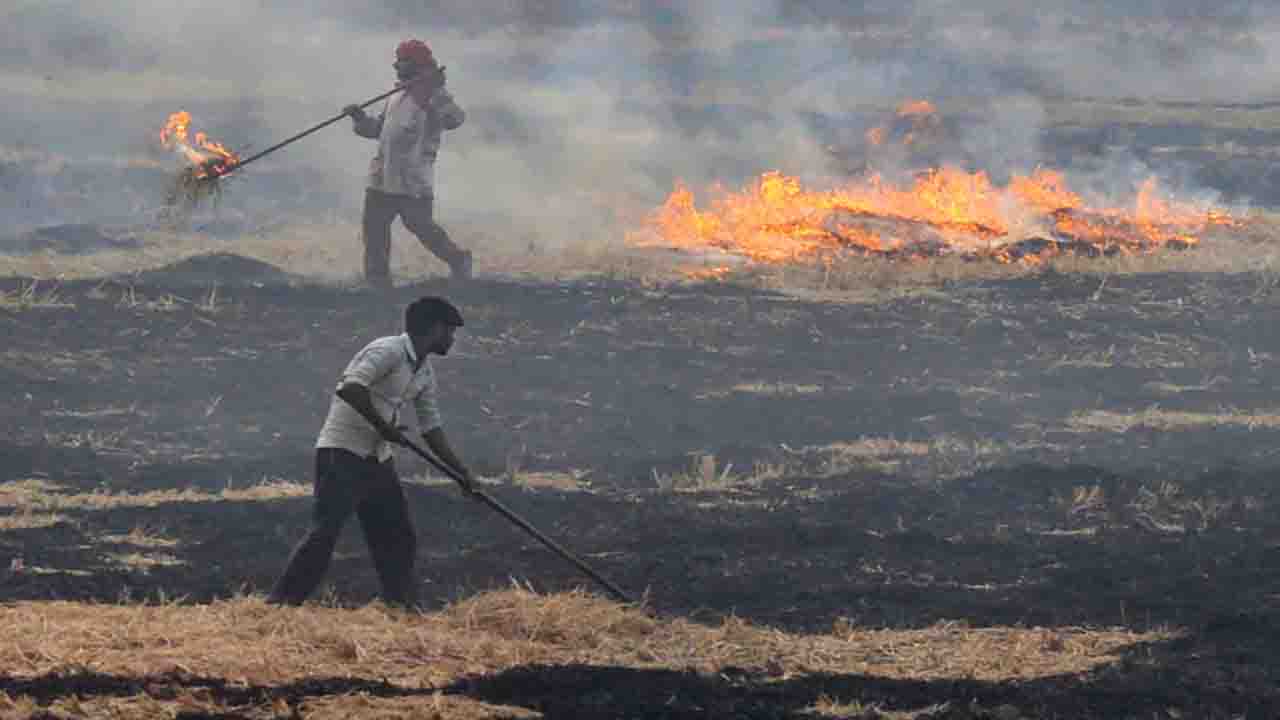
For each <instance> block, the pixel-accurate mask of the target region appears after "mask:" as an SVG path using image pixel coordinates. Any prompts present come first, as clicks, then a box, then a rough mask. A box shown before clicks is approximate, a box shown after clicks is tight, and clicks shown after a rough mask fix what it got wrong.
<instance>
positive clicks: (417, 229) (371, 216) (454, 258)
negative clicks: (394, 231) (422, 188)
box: [361, 189, 467, 285]
mask: <svg viewBox="0 0 1280 720" xmlns="http://www.w3.org/2000/svg"><path fill="white" fill-rule="evenodd" d="M434 206H435V198H434V197H433V196H431V195H427V196H425V197H411V196H409V195H392V194H390V193H384V192H379V191H377V190H373V189H366V190H365V193H364V214H363V217H362V218H361V233H362V234H363V236H364V277H365V280H367V281H368V282H370V283H374V284H380V285H385V284H390V282H391V223H392V222H394V221H395V219H396V217H397V216H399V218H400V220H401V221H402V222H404V226H405V227H406V228H408V229H409V232H411V233H413V234H414V235H416V236H417V238H418V241H419V242H421V243H422V245H423V246H424V247H426V248H427V249H428V250H430V251H431V252H432V253H433V254H434V255H435V256H436V257H438V258H440V259H441V260H443V261H445V263H447V264H448V265H449V270H450V271H451V272H452V273H453V274H454V275H458V274H460V273H463V272H464V271H463V268H464V263H466V262H467V253H466V251H464V250H463V249H462V248H460V247H458V246H457V245H456V244H455V243H454V242H453V240H452V239H450V237H449V233H448V232H446V231H445V229H444V228H443V227H441V226H440V224H439V223H437V222H436V221H435V215H434Z"/></svg>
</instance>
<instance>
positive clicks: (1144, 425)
mask: <svg viewBox="0 0 1280 720" xmlns="http://www.w3.org/2000/svg"><path fill="white" fill-rule="evenodd" d="M1220 425H1236V426H1242V427H1246V428H1249V429H1250V430H1252V429H1254V428H1268V429H1269V428H1276V427H1280V411H1277V412H1256V411H1253V412H1250V411H1244V410H1239V411H1230V410H1223V411H1220V412H1188V411H1181V410H1164V409H1161V408H1160V407H1157V406H1152V407H1150V408H1147V409H1145V410H1140V411H1138V412H1133V413H1118V412H1111V411H1109V410H1090V411H1088V412H1084V413H1077V414H1075V415H1073V416H1071V417H1070V418H1069V419H1068V420H1067V428H1068V429H1070V430H1074V431H1076V432H1098V431H1101V432H1115V433H1125V432H1129V431H1130V430H1135V429H1143V430H1191V429H1195V428H1203V427H1213V426H1220Z"/></svg>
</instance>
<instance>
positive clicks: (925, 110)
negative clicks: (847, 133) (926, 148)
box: [864, 100, 941, 147]
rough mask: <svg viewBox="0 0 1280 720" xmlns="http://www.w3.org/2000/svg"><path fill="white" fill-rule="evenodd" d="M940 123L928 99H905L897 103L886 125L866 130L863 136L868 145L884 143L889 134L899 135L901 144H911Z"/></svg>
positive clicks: (934, 129) (932, 130)
mask: <svg viewBox="0 0 1280 720" xmlns="http://www.w3.org/2000/svg"><path fill="white" fill-rule="evenodd" d="M940 125H941V120H940V119H939V118H938V109H937V108H936V107H934V105H933V103H931V102H929V101H928V100H907V101H905V102H903V103H901V104H900V105H898V108H897V110H896V111H895V117H894V118H893V120H892V121H891V122H890V123H889V124H887V125H879V126H877V127H873V128H871V129H870V130H867V132H866V134H865V135H864V138H865V139H866V141H867V144H868V145H871V146H873V147H878V146H881V145H884V144H885V142H887V141H888V140H889V138H890V137H891V136H894V135H898V136H901V139H902V144H903V145H913V144H914V143H915V142H916V140H917V139H918V138H920V137H921V136H922V135H923V136H926V137H927V136H928V135H929V134H930V133H932V132H934V131H936V130H937V129H938V127H939V126H940Z"/></svg>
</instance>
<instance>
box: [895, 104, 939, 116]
mask: <svg viewBox="0 0 1280 720" xmlns="http://www.w3.org/2000/svg"><path fill="white" fill-rule="evenodd" d="M937 112H938V109H937V108H936V107H934V106H933V103H931V102H929V101H928V100H907V101H906V102H904V103H902V104H901V105H899V106H898V117H913V116H916V115H933V114H936V113H937Z"/></svg>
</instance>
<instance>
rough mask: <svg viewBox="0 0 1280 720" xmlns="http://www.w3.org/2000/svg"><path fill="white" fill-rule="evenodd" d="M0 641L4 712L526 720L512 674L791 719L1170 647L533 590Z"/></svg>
mask: <svg viewBox="0 0 1280 720" xmlns="http://www.w3.org/2000/svg"><path fill="white" fill-rule="evenodd" d="M0 633H3V635H4V636H5V637H6V638H8V641H7V642H6V643H4V644H3V645H0V663H3V665H4V667H5V668H6V673H7V677H6V678H5V679H4V680H3V681H2V682H3V685H4V687H0V690H2V691H3V692H0V712H3V713H6V714H14V715H16V716H25V715H28V714H34V713H37V712H53V713H58V714H66V715H70V716H76V717H108V716H109V717H113V718H143V717H156V716H172V715H175V714H180V713H188V714H198V713H207V714H215V713H228V712H235V713H237V714H238V716H255V717H256V716H267V715H280V714H289V713H299V714H302V715H305V716H307V717H347V718H360V717H458V718H473V717H497V716H502V717H511V716H523V715H524V714H525V713H524V711H523V710H522V709H521V705H522V699H521V698H520V697H518V694H519V691H518V688H517V689H515V690H514V692H515V693H516V695H517V696H516V697H511V698H509V699H507V700H505V701H504V700H503V699H502V696H503V695H504V693H506V692H507V690H506V689H504V688H505V686H504V685H503V681H502V680H500V678H502V677H512V678H515V677H521V676H523V675H524V674H529V675H530V676H532V677H535V678H536V677H537V676H538V674H539V673H542V674H543V675H544V676H545V677H546V678H551V677H553V676H554V675H555V673H556V672H557V671H556V670H555V668H580V669H581V672H591V668H598V669H599V671H600V672H601V673H606V672H608V673H619V672H627V673H633V674H634V675H635V676H636V677H642V676H644V674H646V673H648V674H650V675H653V676H654V677H666V675H664V674H663V673H668V672H670V673H676V675H675V677H683V678H686V680H684V681H682V682H686V683H698V682H701V683H706V684H707V685H708V687H718V686H719V685H724V684H725V683H726V680H725V678H738V679H739V680H736V681H734V682H735V683H736V685H733V687H737V688H738V689H737V690H735V691H734V693H737V694H743V693H748V694H749V693H756V692H758V693H759V694H760V695H761V697H762V698H768V697H773V699H774V700H779V701H783V700H785V702H786V704H788V705H790V706H792V707H802V706H805V705H813V706H815V707H817V706H821V705H822V703H824V702H826V703H828V705H827V706H828V707H830V703H832V702H836V701H838V702H848V701H850V700H853V699H854V698H851V697H847V696H845V697H836V696H838V695H839V693H838V692H836V691H834V690H833V691H832V692H834V693H836V695H835V696H833V695H831V694H828V693H818V694H816V695H815V694H813V692H812V691H806V692H805V693H804V694H803V695H802V696H797V697H792V698H785V697H782V696H779V693H780V692H785V691H783V690H780V689H779V688H785V687H787V686H788V684H794V683H799V682H800V681H801V680H803V679H804V678H806V677H815V678H818V677H832V676H839V675H857V676H865V677H868V678H880V679H881V680H883V681H890V680H893V679H916V680H919V681H930V680H937V679H946V678H955V679H957V680H959V679H965V680H966V681H973V680H978V681H990V682H1015V681H1029V680H1033V679H1036V678H1046V677H1050V676H1054V675H1062V674H1072V673H1085V672H1089V671H1091V670H1095V669H1097V668H1098V667H1099V666H1101V665H1105V664H1108V663H1111V662H1113V661H1115V660H1116V659H1117V657H1118V655H1119V654H1120V653H1121V652H1123V651H1124V649H1125V648H1127V647H1130V646H1132V645H1134V644H1135V643H1144V642H1152V641H1157V640H1162V639H1167V638H1168V637H1169V636H1168V635H1167V634H1160V633H1145V634H1139V633H1134V632H1129V631H1125V630H1084V629H1079V628H1057V629H1045V628H997V629H969V628H966V627H963V626H959V625H954V624H940V625H937V626H934V627H930V628H924V629H920V630H912V631H889V630H863V629H859V628H856V627H854V626H852V625H849V624H846V623H837V624H836V625H835V626H834V627H833V628H832V629H831V631H830V632H828V633H826V634H818V635H795V634H790V633H785V632H781V631H778V630H775V629H771V628H768V627H761V626H756V625H753V624H751V623H748V622H745V621H742V620H738V619H735V618H729V619H726V620H724V621H722V622H720V623H718V624H715V625H700V624H697V623H694V622H690V621H688V620H684V619H674V620H668V619H661V618H656V617H654V616H653V615H652V614H650V613H647V612H646V611H645V610H644V609H643V608H636V607H628V606H622V605H618V604H615V603H612V602H609V601H606V600H603V599H600V598H598V597H596V596H593V595H587V594H584V593H577V592H572V593H562V594H556V595H539V594H535V593H532V592H528V591H526V590H524V589H521V588H515V589H511V590H507V591H499V592H491V593H487V594H483V595H479V596H476V597H472V598H470V599H466V600H462V601H460V602H457V603H456V604H453V605H451V606H449V607H446V608H445V609H444V610H442V611H440V612H437V613H430V614H415V613H406V612H402V611H398V610H392V609H388V608H386V607H383V606H381V605H378V604H374V605H369V606H366V607H363V608H359V609H355V610H345V609H340V608H334V607H327V606H323V605H310V606H305V607H302V608H279V607H274V606H270V605H266V604H264V603H263V602H262V601H261V600H259V599H257V598H254V597H241V598H235V599H230V600H225V601H220V602H214V603H212V604H208V605H198V606H191V605H183V604H178V603H160V604H149V605H93V604H79V603H69V602H42V603H16V604H12V605H8V606H5V607H3V608H0ZM539 668H541V669H539ZM601 678H602V679H603V678H604V675H603V674H602V675H601ZM726 687H728V686H726ZM771 688H772V689H771ZM635 689H636V690H641V688H635ZM529 691H530V693H531V695H530V697H529V698H527V700H528V703H527V704H526V705H532V704H534V702H533V701H534V700H536V695H537V693H538V692H540V691H539V689H538V688H537V687H536V686H530V688H529ZM629 691H630V689H629V688H626V687H619V686H609V685H603V686H600V687H597V688H595V689H594V690H593V692H596V693H599V694H600V697H599V698H597V699H596V700H593V701H588V700H583V701H582V702H583V703H584V704H583V705H581V706H580V709H585V708H587V707H590V706H591V703H593V702H594V703H595V705H598V706H600V707H598V708H597V709H599V710H608V709H609V706H610V702H611V701H612V700H616V699H617V698H618V697H621V696H624V695H625V693H627V692H629ZM708 692H709V693H710V691H708ZM712 694H714V693H712ZM568 697H571V696H566V698H568ZM833 698H834V700H833ZM709 699H711V700H714V699H715V698H710V695H709V696H708V698H699V697H686V698H684V699H681V698H677V697H673V698H667V697H661V698H657V699H653V698H650V701H651V702H652V703H656V704H657V705H662V703H664V702H665V703H667V705H666V706H665V707H667V708H668V709H669V710H670V709H671V708H672V707H675V708H676V709H678V710H689V711H690V712H691V711H692V709H693V704H695V703H699V702H701V703H707V702H708V701H709ZM957 699H959V698H957ZM720 700H723V698H720ZM965 700H966V701H967V699H965ZM573 702H576V701H573ZM734 702H737V703H739V704H741V701H740V700H734ZM752 702H754V701H752ZM762 702H763V701H762ZM671 703H675V705H674V706H673V705H671ZM756 704H757V705H759V703H756ZM503 706H505V707H503ZM686 706H687V707H686ZM655 707H656V705H655ZM615 709H616V711H617V712H619V713H623V714H625V713H626V709H625V708H623V707H616V706H615ZM650 709H652V708H650ZM635 710H636V711H637V712H641V711H643V712H648V710H646V709H645V708H643V707H639V708H635ZM704 710H706V708H704ZM643 712H642V714H643ZM682 716H684V715H682ZM688 716H692V715H688Z"/></svg>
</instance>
